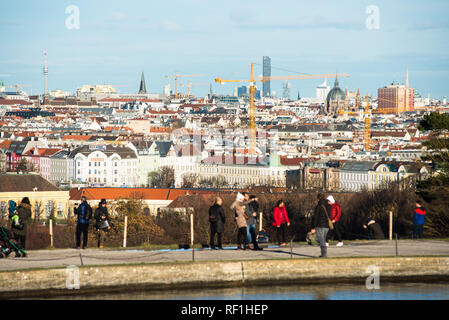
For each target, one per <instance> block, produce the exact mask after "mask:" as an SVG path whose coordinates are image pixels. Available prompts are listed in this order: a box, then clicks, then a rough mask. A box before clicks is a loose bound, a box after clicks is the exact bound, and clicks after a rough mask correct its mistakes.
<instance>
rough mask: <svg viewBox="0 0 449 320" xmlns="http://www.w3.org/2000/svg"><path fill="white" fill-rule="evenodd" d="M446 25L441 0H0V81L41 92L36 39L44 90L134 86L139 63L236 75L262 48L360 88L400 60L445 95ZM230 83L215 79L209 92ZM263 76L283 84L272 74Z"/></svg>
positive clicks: (302, 85)
mask: <svg viewBox="0 0 449 320" xmlns="http://www.w3.org/2000/svg"><path fill="white" fill-rule="evenodd" d="M69 5H75V6H77V7H78V8H79V12H80V28H79V29H72V30H70V29H68V28H67V27H66V19H67V18H68V17H69V14H66V12H65V11H66V8H67V7H68V6H69ZM370 5H375V6H377V7H378V8H379V29H375V30H369V29H368V28H367V27H366V20H367V19H368V18H369V16H370V14H368V13H367V12H366V9H367V7H368V6H370ZM448 36H449V1H447V0H430V1H403V0H400V1H375V0H369V1H363V0H362V1H356V0H353V1H349V0H340V1H331V0H321V1H297V0H290V1H289V0H278V1H264V0H258V1H254V0H247V1H244V2H243V1H236V0H227V1H215V0H212V1H211V0H209V1H205V0H185V1H182V0H171V1H134V0H128V1H103V0H95V1H85V0H81V1H76V0H71V1H63V0H51V1H50V0H49V1H44V0H42V1H31V0H27V1H25V0H18V1H1V2H0V40H1V43H2V45H1V50H0V81H3V82H4V83H5V84H10V85H12V84H17V83H21V84H31V85H32V88H29V87H28V88H25V89H26V91H28V92H29V93H30V92H31V90H32V92H33V93H37V92H42V91H43V75H42V66H43V51H44V49H45V48H46V49H47V50H48V68H49V76H48V87H49V90H53V89H61V90H65V91H72V92H74V91H75V90H76V88H77V87H79V86H81V85H82V84H100V83H106V84H112V85H119V87H117V89H118V90H119V92H121V93H125V92H136V91H137V90H138V87H139V81H140V74H141V72H142V70H143V71H144V72H145V78H146V81H147V83H146V85H147V90H148V91H150V92H152V93H162V92H163V86H164V85H165V84H166V83H169V79H166V78H165V77H164V76H165V75H169V74H173V73H174V72H178V73H181V74H205V76H204V77H198V78H192V79H191V81H192V82H194V83H195V82H201V83H206V82H207V83H208V82H213V79H214V78H216V77H222V78H224V79H246V78H247V77H248V76H249V63H250V62H251V61H253V62H256V63H258V65H256V74H261V73H262V67H261V64H262V57H263V56H264V55H268V56H270V57H271V61H272V66H273V67H277V68H281V69H285V70H290V71H292V72H286V71H281V70H279V69H274V68H273V70H272V74H273V75H283V74H295V73H296V72H299V73H309V74H318V73H320V74H321V73H335V72H336V71H338V72H346V73H349V74H350V75H351V77H350V78H345V79H341V81H340V86H341V87H343V88H348V89H349V90H351V91H355V90H357V88H358V87H360V91H361V93H362V94H366V93H370V94H375V95H377V88H379V87H382V86H384V85H387V84H389V83H391V82H392V81H393V80H395V81H399V82H404V77H405V70H406V67H407V66H408V68H409V79H410V85H411V86H413V87H414V88H416V89H417V90H418V92H419V93H420V94H421V95H423V96H427V94H430V95H431V96H432V97H435V98H438V99H441V98H442V97H443V96H448V97H449V42H448V39H449V37H448ZM320 82H322V81H320V80H295V81H291V92H292V97H296V95H297V92H298V90H300V92H301V96H314V95H315V89H314V88H315V86H316V85H317V84H319V83H320ZM329 82H331V83H333V80H330V81H329ZM171 86H172V88H173V82H171ZM233 86H234V85H233V84H226V85H219V84H215V83H213V89H214V91H216V92H219V93H228V94H232V89H233ZM271 86H272V90H275V91H277V93H278V94H279V95H281V94H282V81H276V82H272V84H271ZM260 87H261V85H260ZM208 90H209V86H197V87H194V88H193V89H192V92H193V93H195V94H197V95H203V94H205V93H206V92H208Z"/></svg>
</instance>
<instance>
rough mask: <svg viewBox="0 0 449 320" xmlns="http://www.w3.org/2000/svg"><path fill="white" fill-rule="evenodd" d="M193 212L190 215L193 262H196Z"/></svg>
mask: <svg viewBox="0 0 449 320" xmlns="http://www.w3.org/2000/svg"><path fill="white" fill-rule="evenodd" d="M193 241H194V238H193V212H191V213H190V247H191V248H192V260H193V261H195V253H194V252H195V250H194V248H193Z"/></svg>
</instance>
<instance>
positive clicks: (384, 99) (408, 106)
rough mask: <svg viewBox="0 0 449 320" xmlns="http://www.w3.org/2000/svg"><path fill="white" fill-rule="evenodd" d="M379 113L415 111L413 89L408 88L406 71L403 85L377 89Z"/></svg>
mask: <svg viewBox="0 0 449 320" xmlns="http://www.w3.org/2000/svg"><path fill="white" fill-rule="evenodd" d="M377 92H378V94H377V96H378V107H377V109H378V110H379V111H383V112H385V113H394V114H400V113H402V112H406V111H415V89H413V88H410V86H409V82H408V69H407V73H406V77H405V84H404V85H400V84H394V83H392V84H391V85H389V86H385V87H383V88H379V89H378V91H377Z"/></svg>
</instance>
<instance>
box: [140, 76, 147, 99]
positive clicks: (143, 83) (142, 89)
mask: <svg viewBox="0 0 449 320" xmlns="http://www.w3.org/2000/svg"><path fill="white" fill-rule="evenodd" d="M141 93H147V88H146V86H145V77H144V75H143V71H142V78H141V79H140V87H139V94H141Z"/></svg>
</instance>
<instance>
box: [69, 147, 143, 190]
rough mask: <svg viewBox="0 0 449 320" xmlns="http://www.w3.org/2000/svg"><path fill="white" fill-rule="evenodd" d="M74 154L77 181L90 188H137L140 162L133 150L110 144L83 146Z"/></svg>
mask: <svg viewBox="0 0 449 320" xmlns="http://www.w3.org/2000/svg"><path fill="white" fill-rule="evenodd" d="M74 152H75V153H76V155H75V157H74V164H75V166H74V170H75V175H74V176H75V180H77V181H79V182H85V183H87V184H88V185H89V186H112V187H120V186H127V187H135V186H137V183H138V160H137V155H136V153H135V151H134V150H133V149H131V148H129V147H124V146H118V145H117V146H116V145H114V144H110V145H91V146H83V147H81V148H78V149H76V150H74Z"/></svg>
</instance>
